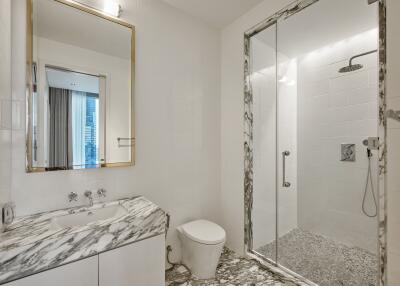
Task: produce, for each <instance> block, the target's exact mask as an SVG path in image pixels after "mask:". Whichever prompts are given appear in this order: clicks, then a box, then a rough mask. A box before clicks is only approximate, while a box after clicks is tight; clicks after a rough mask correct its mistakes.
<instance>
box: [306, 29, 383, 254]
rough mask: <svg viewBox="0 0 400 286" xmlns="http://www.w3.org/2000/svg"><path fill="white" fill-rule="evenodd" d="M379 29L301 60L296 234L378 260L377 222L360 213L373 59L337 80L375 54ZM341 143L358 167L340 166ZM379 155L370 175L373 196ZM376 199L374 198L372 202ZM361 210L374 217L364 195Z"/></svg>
mask: <svg viewBox="0 0 400 286" xmlns="http://www.w3.org/2000/svg"><path fill="white" fill-rule="evenodd" d="M377 43H378V31H377V29H375V30H371V31H367V32H364V33H361V34H358V35H354V37H352V38H347V39H342V44H340V43H331V44H330V45H329V46H326V47H316V49H315V50H314V51H312V52H310V53H308V54H305V55H302V56H300V57H299V66H298V75H299V78H298V100H299V106H298V124H299V130H298V138H299V142H298V144H299V145H298V147H299V164H298V170H299V177H298V182H299V188H298V199H299V201H298V217H299V227H301V228H303V229H306V230H309V231H311V232H314V233H317V234H323V235H325V236H328V237H329V238H332V239H334V240H336V241H340V242H342V243H346V244H350V245H355V246H358V247H361V248H364V249H367V250H369V251H370V252H372V253H376V250H377V247H376V245H377V238H376V229H377V219H376V218H369V217H367V216H365V215H364V214H363V212H362V209H361V205H362V199H363V193H364V188H365V182H366V176H367V171H368V169H367V167H368V160H367V156H366V147H365V146H363V144H362V141H363V140H364V139H366V138H368V137H374V136H377V132H378V123H377V122H378V121H377V114H378V107H377V94H378V78H377V74H378V70H377V64H378V56H377V54H376V53H374V54H371V55H368V56H365V57H362V58H359V59H357V60H355V62H356V63H361V64H363V65H364V67H363V69H360V70H358V71H354V72H351V73H343V74H341V73H339V72H338V70H339V68H341V67H344V66H347V65H348V60H347V59H348V58H350V57H351V56H354V55H356V54H359V53H362V52H365V51H370V50H375V49H377ZM342 143H352V144H355V145H356V161H355V162H341V161H340V152H341V144H342ZM377 155H378V154H377V152H376V151H374V152H373V157H372V158H371V161H372V163H373V164H372V167H373V169H372V174H373V184H374V188H375V193H377V176H376V174H377V169H376V165H377V159H378V158H377ZM375 196H377V194H376V195H375ZM365 208H366V210H367V211H368V213H370V214H374V213H375V212H376V209H375V206H374V202H373V200H372V196H371V186H369V188H368V193H367V200H366V204H365Z"/></svg>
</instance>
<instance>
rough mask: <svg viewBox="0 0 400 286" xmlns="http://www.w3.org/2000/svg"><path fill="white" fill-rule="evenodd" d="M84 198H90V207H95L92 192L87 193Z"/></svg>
mask: <svg viewBox="0 0 400 286" xmlns="http://www.w3.org/2000/svg"><path fill="white" fill-rule="evenodd" d="M84 196H85V198H88V200H89V207H92V206H93V195H92V191H85V193H84Z"/></svg>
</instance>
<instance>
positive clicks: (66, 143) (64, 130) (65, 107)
mask: <svg viewBox="0 0 400 286" xmlns="http://www.w3.org/2000/svg"><path fill="white" fill-rule="evenodd" d="M71 105H72V104H71V90H68V89H61V88H54V87H50V88H49V110H50V115H49V121H50V124H49V125H50V140H49V141H50V146H49V168H51V169H55V168H57V169H67V168H68V167H71V166H72V157H73V149H72V128H71V123H72V122H71V121H72V116H71V115H72V109H71Z"/></svg>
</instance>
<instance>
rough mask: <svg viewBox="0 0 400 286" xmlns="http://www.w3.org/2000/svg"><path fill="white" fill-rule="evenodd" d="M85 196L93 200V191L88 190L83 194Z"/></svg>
mask: <svg viewBox="0 0 400 286" xmlns="http://www.w3.org/2000/svg"><path fill="white" fill-rule="evenodd" d="M83 195H84V196H85V197H86V198H91V197H92V191H90V190H87V191H85V192H84V193H83Z"/></svg>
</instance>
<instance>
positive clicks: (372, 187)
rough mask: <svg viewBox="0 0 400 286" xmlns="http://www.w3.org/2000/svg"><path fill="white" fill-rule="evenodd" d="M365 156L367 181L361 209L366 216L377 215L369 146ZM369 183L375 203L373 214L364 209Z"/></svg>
mask: <svg viewBox="0 0 400 286" xmlns="http://www.w3.org/2000/svg"><path fill="white" fill-rule="evenodd" d="M367 157H368V172H367V181H366V182H365V189H364V197H363V201H362V211H363V213H364V214H365V215H366V216H367V217H376V216H377V215H378V204H377V202H376V197H375V190H374V183H373V181H372V172H371V157H372V152H371V150H370V149H369V148H367ZM369 183H371V193H372V198H373V200H374V205H375V212H374V213H373V214H369V213H368V211H367V210H366V209H365V200H366V198H367V193H368V184H369Z"/></svg>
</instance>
